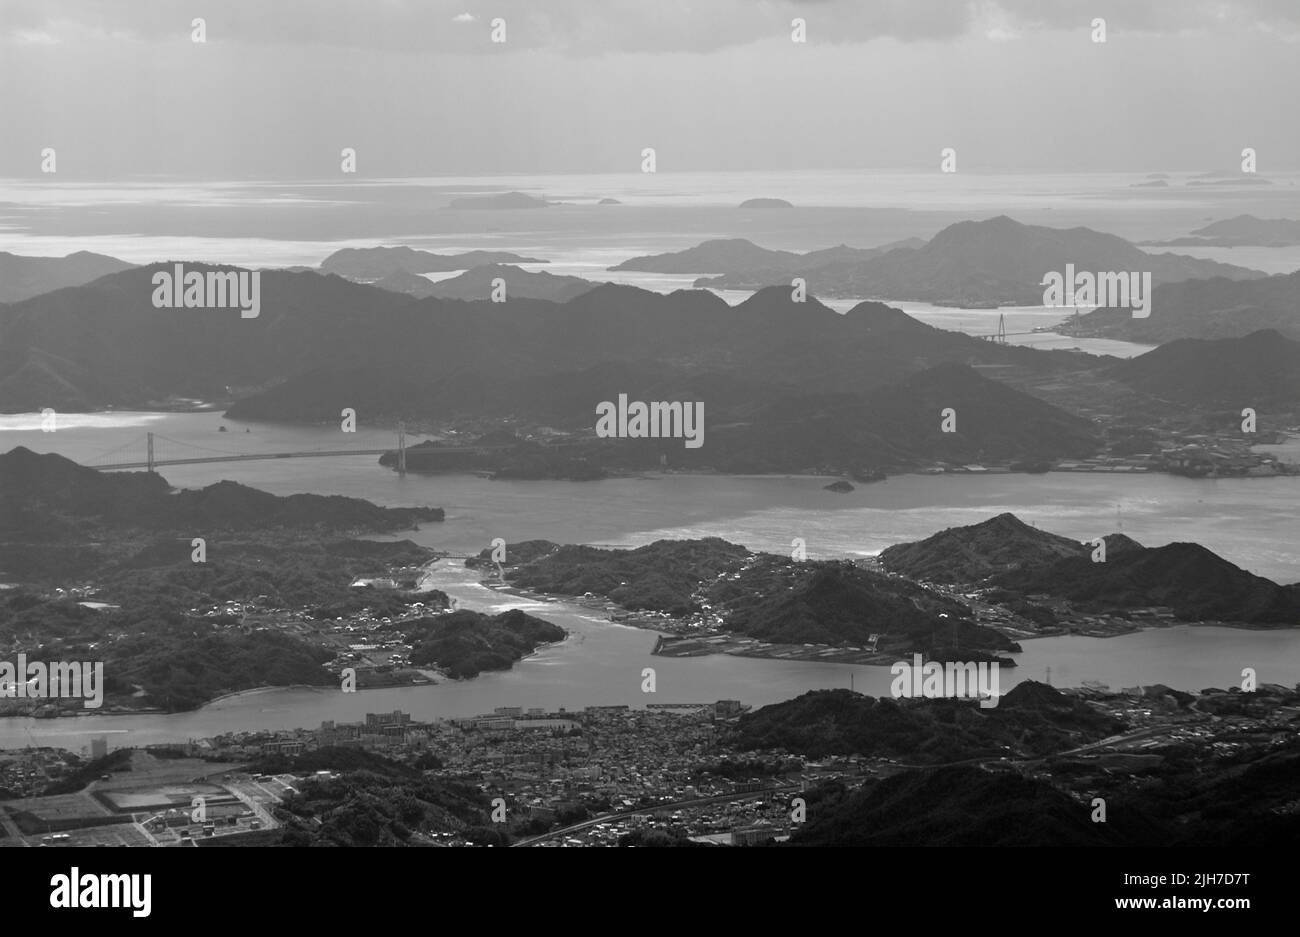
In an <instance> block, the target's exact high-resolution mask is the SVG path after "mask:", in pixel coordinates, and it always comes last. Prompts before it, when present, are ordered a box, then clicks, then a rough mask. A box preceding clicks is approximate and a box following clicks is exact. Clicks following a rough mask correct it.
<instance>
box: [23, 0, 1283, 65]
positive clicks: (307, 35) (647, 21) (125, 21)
mask: <svg viewBox="0 0 1300 937" xmlns="http://www.w3.org/2000/svg"><path fill="white" fill-rule="evenodd" d="M466 7H469V9H466ZM191 14H192V11H190V10H188V9H186V8H183V7H182V6H181V5H179V4H177V3H176V2H175V0H132V2H131V3H130V4H104V3H102V2H99V0H4V4H3V8H0V40H7V41H10V42H17V41H24V40H25V41H27V42H29V43H30V42H32V39H31V38H30V37H32V36H47V37H49V38H50V39H51V40H54V41H59V40H69V41H92V40H93V39H94V37H97V36H98V37H104V36H113V37H118V38H120V37H129V38H133V39H138V40H144V41H167V40H178V41H179V40H181V39H184V38H187V37H188V33H189V29H190V26H189V23H190V20H191V18H192V15H191ZM498 16H500V17H502V18H504V19H505V20H506V22H507V24H508V26H509V41H508V42H507V43H504V44H497V43H493V42H491V39H490V34H489V32H488V31H487V30H486V28H480V29H461V28H458V27H460V26H462V25H465V24H472V23H476V22H478V21H480V20H483V19H485V18H486V19H491V18H495V17H498ZM1099 16H1100V17H1103V18H1105V19H1106V21H1107V31H1108V34H1109V35H1110V36H1111V37H1113V38H1119V37H1121V36H1123V35H1125V34H1133V33H1145V34H1150V33H1155V34H1167V33H1178V32H1184V31H1188V30H1199V31H1218V32H1223V33H1226V32H1234V31H1236V32H1259V33H1262V34H1264V35H1273V36H1282V37H1288V38H1294V37H1297V36H1300V3H1297V2H1296V0H869V2H867V0H649V2H648V0H601V2H600V3H592V2H591V0H546V2H545V3H538V2H536V0H481V2H480V0H373V2H370V3H366V4H357V3H356V2H355V0H276V2H275V3H267V2H265V0H223V2H222V3H221V4H218V5H216V7H215V8H214V9H213V10H212V11H210V12H209V13H208V15H207V17H206V18H207V22H208V41H209V43H260V44H278V45H288V46H317V45H323V46H337V47H351V48H368V49H376V50H381V51H394V52H419V53H428V52H429V51H442V52H458V53H465V54H476V53H481V54H489V53H490V54H500V53H501V52H503V51H504V52H511V51H530V50H547V51H552V52H557V53H560V54H567V55H603V54H614V53H638V52H640V53H707V52H712V51H716V50H720V49H724V48H728V47H734V46H743V45H749V44H753V43H758V42H764V41H766V42H776V41H789V36H790V29H791V26H790V21H791V20H792V19H794V18H795V17H802V18H803V19H805V20H806V21H807V30H808V47H809V48H810V49H811V48H812V47H815V46H816V45H818V44H834V45H843V44H865V43H869V42H872V41H875V40H879V39H893V40H898V41H902V42H919V41H947V40H955V39H960V38H964V37H976V38H989V39H1010V38H1015V37H1020V38H1032V36H1033V35H1034V34H1035V33H1038V32H1042V31H1048V30H1066V29H1079V30H1088V29H1089V28H1090V27H1089V24H1090V23H1091V21H1092V20H1093V18H1095V17H1099ZM449 24H455V25H454V26H452V25H449Z"/></svg>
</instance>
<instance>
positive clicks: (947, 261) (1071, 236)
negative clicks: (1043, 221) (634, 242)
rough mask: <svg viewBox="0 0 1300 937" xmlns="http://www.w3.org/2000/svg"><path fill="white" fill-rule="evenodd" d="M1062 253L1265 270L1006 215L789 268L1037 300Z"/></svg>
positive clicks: (777, 277) (977, 300) (857, 294)
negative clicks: (914, 243)
mask: <svg viewBox="0 0 1300 937" xmlns="http://www.w3.org/2000/svg"><path fill="white" fill-rule="evenodd" d="M629 263H631V262H629ZM640 263H641V265H642V267H644V266H645V265H646V264H645V261H641V262H640ZM1067 263H1072V264H1074V265H1075V269H1077V270H1143V271H1150V272H1151V275H1152V281H1153V283H1155V284H1156V285H1157V286H1159V285H1162V284H1167V283H1175V282H1180V281H1184V280H1189V279H1200V278H1206V277H1225V278H1228V279H1232V280H1248V279H1258V278H1262V277H1264V276H1265V274H1263V273H1262V272H1260V271H1258V270H1251V269H1248V268H1246V267H1237V266H1233V265H1231V264H1222V263H1218V262H1216V261H1212V260H1202V259H1200V258H1196V257H1187V256H1182V255H1178V254H1164V253H1162V254H1148V253H1145V252H1143V251H1141V250H1139V249H1138V248H1137V247H1135V246H1134V245H1133V244H1131V243H1129V242H1128V241H1125V240H1124V239H1122V238H1119V237H1116V236H1115V235H1112V234H1103V233H1101V232H1098V231H1092V230H1089V229H1088V228H1071V229H1068V230H1061V229H1057V228H1048V227H1043V226H1040V225H1026V224H1021V223H1020V222H1018V221H1015V220H1013V219H1011V218H1008V217H1006V216H1005V215H1003V216H999V217H997V218H990V219H988V220H985V221H961V222H958V223H956V224H953V225H949V226H948V227H947V228H944V229H943V230H942V231H940V232H939V233H938V234H936V235H935V236H934V237H933V238H931V239H930V240H929V241H928V242H925V243H924V244H922V245H921V246H918V247H907V246H902V245H896V246H889V249H887V250H882V251H880V252H878V253H876V254H875V255H873V256H867V257H856V258H853V257H846V258H837V259H836V260H835V261H834V262H832V263H819V264H817V265H816V266H813V267H809V266H808V265H807V264H806V263H805V264H802V265H797V266H796V267H795V268H794V270H795V271H796V272H797V273H798V274H799V275H803V276H806V277H807V279H808V288H809V290H810V291H812V292H815V293H816V294H817V295H819V296H827V297H853V298H862V297H878V298H881V299H889V300H911V301H916V302H929V303H936V304H940V303H942V304H954V305H963V306H990V305H1009V306H1036V305H1042V303H1043V276H1044V274H1045V273H1046V272H1048V271H1052V270H1057V271H1059V270H1064V269H1065V265H1066V264H1067ZM791 269H792V268H791V266H790V265H789V264H788V263H780V264H778V265H776V266H773V265H771V264H770V263H765V262H763V261H762V260H761V259H759V260H758V261H757V262H753V263H751V262H746V263H744V265H743V266H742V265H740V264H732V265H731V266H728V267H727V268H726V269H725V271H724V272H723V275H721V276H710V277H702V278H700V279H698V280H696V281H695V286H697V287H707V288H709V289H753V288H755V287H758V286H767V285H775V284H777V283H783V284H788V282H789V280H788V277H789V274H790V273H791ZM665 272H667V271H665ZM682 272H685V271H682ZM699 272H701V273H713V272H716V271H711V270H699Z"/></svg>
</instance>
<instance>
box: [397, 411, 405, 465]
mask: <svg viewBox="0 0 1300 937" xmlns="http://www.w3.org/2000/svg"><path fill="white" fill-rule="evenodd" d="M397 474H398V475H400V476H401V477H402V478H405V477H406V423H405V422H399V423H398V424H397Z"/></svg>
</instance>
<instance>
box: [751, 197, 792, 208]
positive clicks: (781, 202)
mask: <svg viewBox="0 0 1300 937" xmlns="http://www.w3.org/2000/svg"><path fill="white" fill-rule="evenodd" d="M739 207H740V208H794V206H793V205H791V204H790V203H789V202H787V201H786V200H785V199H783V198H748V199H745V201H743V202H741V203H740V205H739Z"/></svg>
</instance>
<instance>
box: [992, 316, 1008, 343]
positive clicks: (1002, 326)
mask: <svg viewBox="0 0 1300 937" xmlns="http://www.w3.org/2000/svg"><path fill="white" fill-rule="evenodd" d="M994 341H995V342H997V343H998V344H999V345H1005V344H1006V343H1007V316H1006V313H1002V312H999V313H998V337H997V338H995V339H994Z"/></svg>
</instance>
